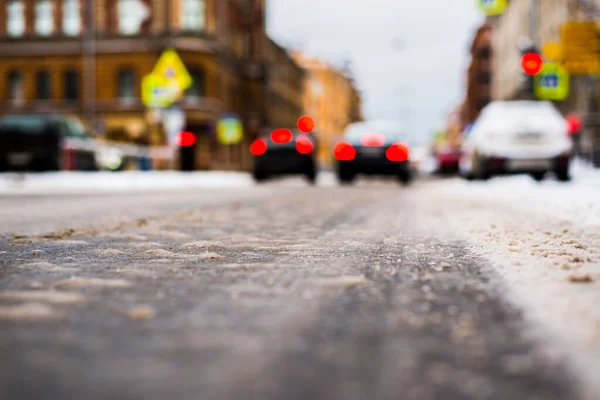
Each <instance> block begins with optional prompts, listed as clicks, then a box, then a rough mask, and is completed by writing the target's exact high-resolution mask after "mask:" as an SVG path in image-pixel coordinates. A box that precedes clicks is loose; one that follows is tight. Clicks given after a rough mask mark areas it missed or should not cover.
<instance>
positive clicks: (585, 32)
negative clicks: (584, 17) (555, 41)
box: [560, 21, 600, 75]
mask: <svg viewBox="0 0 600 400" xmlns="http://www.w3.org/2000/svg"><path fill="white" fill-rule="evenodd" d="M599 35H600V30H599V29H598V25H597V24H596V22H594V21H570V22H567V23H565V24H563V25H561V27H560V38H561V47H562V63H563V65H564V66H565V68H567V70H568V71H569V73H571V74H572V75H598V74H600V53H598V50H599V44H600V43H599V40H598V38H599Z"/></svg>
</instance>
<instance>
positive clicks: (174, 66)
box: [152, 49, 192, 90]
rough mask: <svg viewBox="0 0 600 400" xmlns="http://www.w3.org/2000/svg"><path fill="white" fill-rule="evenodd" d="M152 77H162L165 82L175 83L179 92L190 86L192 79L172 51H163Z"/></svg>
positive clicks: (175, 53)
mask: <svg viewBox="0 0 600 400" xmlns="http://www.w3.org/2000/svg"><path fill="white" fill-rule="evenodd" d="M152 74H153V75H157V76H160V77H162V78H163V79H164V80H165V81H167V82H169V83H171V82H176V83H177V85H178V86H179V88H180V89H181V90H185V89H187V88H189V87H190V86H192V77H191V76H190V74H189V73H188V71H187V69H186V68H185V65H184V63H183V61H181V58H179V55H178V54H177V52H176V51H175V50H173V49H167V50H165V51H164V52H163V53H162V55H161V56H160V59H159V60H158V62H157V63H156V65H155V66H154V69H153V70H152Z"/></svg>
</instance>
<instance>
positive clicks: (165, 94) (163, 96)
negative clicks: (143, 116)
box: [142, 74, 181, 107]
mask: <svg viewBox="0 0 600 400" xmlns="http://www.w3.org/2000/svg"><path fill="white" fill-rule="evenodd" d="M180 96H181V89H180V88H179V85H178V84H177V82H175V81H174V80H171V81H169V80H167V79H165V78H163V77H162V76H160V75H154V74H149V75H146V76H145V77H144V78H143V79H142V101H143V102H144V104H145V105H146V106H147V107H169V106H170V105H171V104H173V102H174V101H175V100H177V99H178V98H179V97H180Z"/></svg>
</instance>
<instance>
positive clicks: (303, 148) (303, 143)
mask: <svg viewBox="0 0 600 400" xmlns="http://www.w3.org/2000/svg"><path fill="white" fill-rule="evenodd" d="M313 149H314V145H313V142H312V141H311V140H310V139H309V138H308V136H306V135H300V136H298V138H296V150H297V151H298V153H300V154H310V153H312V151H313Z"/></svg>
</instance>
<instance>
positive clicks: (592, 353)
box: [420, 162, 600, 398]
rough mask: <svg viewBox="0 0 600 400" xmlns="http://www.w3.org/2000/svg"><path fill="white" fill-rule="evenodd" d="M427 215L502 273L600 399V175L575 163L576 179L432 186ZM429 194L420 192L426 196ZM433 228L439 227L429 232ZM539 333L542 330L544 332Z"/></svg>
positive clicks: (511, 292) (520, 179) (530, 315)
mask: <svg viewBox="0 0 600 400" xmlns="http://www.w3.org/2000/svg"><path fill="white" fill-rule="evenodd" d="M427 190H428V191H429V190H433V191H434V192H435V200H429V201H428V200H425V201H424V202H425V203H426V205H425V211H426V212H427V213H432V214H433V215H438V216H439V217H441V218H444V219H446V220H447V221H448V222H449V224H448V225H449V226H450V227H451V230H452V232H451V234H454V235H456V234H458V235H459V236H462V237H463V238H464V239H466V240H467V241H468V242H469V243H470V244H471V249H472V250H473V251H474V252H475V253H478V254H480V255H481V256H483V257H485V258H487V259H489V260H490V261H491V263H492V265H493V266H494V269H495V270H496V271H497V272H498V273H500V274H501V275H502V277H503V278H504V280H505V282H506V286H507V289H508V290H509V292H508V293H507V295H506V298H507V299H509V300H511V301H513V302H514V303H515V304H516V305H517V306H518V307H520V308H522V309H524V311H525V317H526V319H527V320H528V321H530V322H532V324H531V326H532V328H534V329H538V331H537V332H535V331H533V332H531V333H532V335H534V336H537V334H539V335H540V336H541V337H542V338H543V337H547V336H548V335H549V336H550V337H552V338H554V339H556V343H560V344H561V345H562V346H561V345H559V346H558V347H556V348H555V350H556V351H557V354H559V355H560V354H567V355H570V356H571V357H570V358H571V361H573V363H574V367H575V368H576V369H577V370H578V371H579V372H581V373H582V374H583V376H586V375H587V377H588V378H589V384H590V388H591V389H592V390H594V391H595V392H594V394H593V395H592V397H591V398H600V397H593V396H600V382H599V381H597V379H595V378H596V377H594V376H592V374H593V373H594V371H598V370H600V307H599V306H598V305H599V304H600V170H594V169H591V168H588V167H587V166H586V165H585V164H583V163H579V162H578V163H575V164H574V165H573V181H572V182H569V183H561V182H557V181H553V180H546V181H543V182H535V181H534V180H533V179H531V178H529V177H528V176H516V177H509V178H495V179H492V180H490V181H489V182H465V181H462V180H460V179H455V180H451V181H443V182H436V183H433V184H432V185H431V186H429V187H428V188H427ZM431 195H432V194H431V193H429V194H428V193H421V194H420V197H422V198H424V199H425V198H428V197H426V196H431ZM432 229H434V228H433V227H432ZM540 328H541V329H540Z"/></svg>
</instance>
